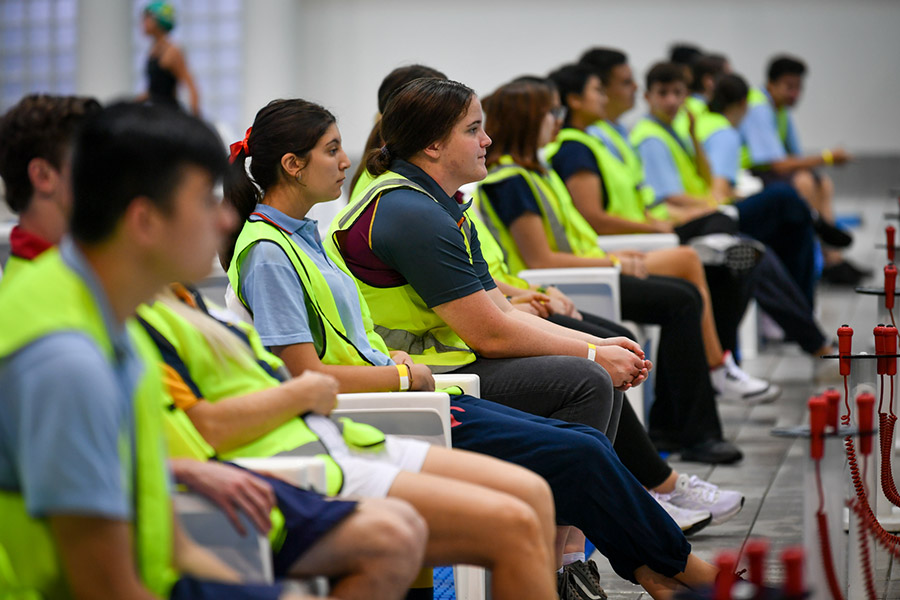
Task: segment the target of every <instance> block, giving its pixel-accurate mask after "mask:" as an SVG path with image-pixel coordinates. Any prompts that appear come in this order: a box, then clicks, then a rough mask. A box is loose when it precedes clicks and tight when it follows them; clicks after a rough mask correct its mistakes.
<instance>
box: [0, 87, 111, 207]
mask: <svg viewBox="0 0 900 600" xmlns="http://www.w3.org/2000/svg"><path fill="white" fill-rule="evenodd" d="M99 111H100V103H99V102H97V101H96V100H94V99H93V98H87V97H79V96H49V95H46V94H31V95H28V96H25V97H24V98H22V99H21V100H20V101H19V103H18V104H16V105H15V106H13V107H12V108H11V109H9V111H8V112H7V113H6V114H5V115H3V117H2V118H0V140H2V142H0V177H3V181H4V183H5V184H6V203H7V204H8V205H9V208H10V209H11V210H12V211H13V212H14V213H20V212H22V211H23V210H25V209H26V208H28V204H29V201H30V200H31V195H32V194H33V193H34V188H33V187H32V185H31V179H30V178H29V177H28V163H29V162H31V160H32V159H34V158H43V159H44V160H46V161H47V162H49V163H50V164H51V165H53V168H55V169H57V170H59V169H60V168H61V167H62V161H63V157H64V156H65V152H66V150H67V148H68V146H69V145H70V143H71V141H72V139H73V137H74V134H75V131H76V129H77V128H78V126H79V125H80V124H81V122H82V121H83V120H84V118H85V117H86V116H88V115H90V114H93V113H96V112H99Z"/></svg>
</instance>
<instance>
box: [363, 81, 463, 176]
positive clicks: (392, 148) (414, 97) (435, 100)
mask: <svg viewBox="0 0 900 600" xmlns="http://www.w3.org/2000/svg"><path fill="white" fill-rule="evenodd" d="M474 97H475V92H474V91H472V89H471V88H469V87H466V86H465V85H463V84H461V83H457V82H456V81H450V80H444V79H433V78H432V79H428V78H426V79H415V80H413V81H411V82H409V83H407V84H406V85H404V86H403V87H401V88H400V89H398V90H397V91H396V92H394V94H393V95H392V96H391V98H390V100H388V103H387V106H386V107H385V109H384V114H383V115H382V117H381V139H382V140H383V141H384V145H383V146H382V147H381V148H376V149H373V150H371V151H370V152H369V153H368V155H367V156H366V170H367V171H369V173H371V174H372V175H374V176H376V177H377V176H378V175H381V174H382V173H384V172H385V171H387V170H388V167H389V166H390V164H391V161H392V160H394V159H395V158H399V159H403V160H409V159H410V158H412V157H413V156H415V155H416V154H417V153H418V152H421V151H422V150H424V149H425V148H427V147H428V145H429V144H432V143H434V142H436V141H440V140H443V139H445V138H446V137H447V136H448V135H450V132H451V131H452V130H453V126H454V125H455V124H456V122H457V121H459V119H460V118H462V116H463V115H465V114H466V111H467V110H468V109H469V104H470V103H471V102H472V98H474Z"/></svg>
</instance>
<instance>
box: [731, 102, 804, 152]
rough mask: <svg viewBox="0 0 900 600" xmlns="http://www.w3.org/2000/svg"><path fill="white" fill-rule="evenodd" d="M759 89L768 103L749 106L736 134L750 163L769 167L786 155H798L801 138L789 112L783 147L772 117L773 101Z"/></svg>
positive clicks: (776, 124) (776, 123)
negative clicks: (746, 150)
mask: <svg viewBox="0 0 900 600" xmlns="http://www.w3.org/2000/svg"><path fill="white" fill-rule="evenodd" d="M761 89H762V92H763V94H765V95H766V98H767V99H768V100H769V101H768V102H767V103H765V104H757V105H755V106H751V107H750V109H749V110H748V111H747V115H746V116H745V117H744V120H743V121H742V122H741V125H740V127H739V128H738V131H739V132H740V134H741V138H742V140H743V143H744V145H746V146H747V149H748V150H749V152H750V160H751V162H752V163H753V164H754V165H769V164H772V163H774V162H778V161H779V160H782V159H783V158H785V157H786V156H788V155H789V154H790V155H799V154H800V153H801V152H800V138H799V136H798V135H797V128H796V127H795V126H794V119H793V115H791V114H790V111H789V112H788V125H787V141H786V144H782V142H781V137H780V136H779V135H778V121H777V119H776V117H775V108H774V107H773V106H772V97H771V96H769V92H768V91H766V89H765V88H761Z"/></svg>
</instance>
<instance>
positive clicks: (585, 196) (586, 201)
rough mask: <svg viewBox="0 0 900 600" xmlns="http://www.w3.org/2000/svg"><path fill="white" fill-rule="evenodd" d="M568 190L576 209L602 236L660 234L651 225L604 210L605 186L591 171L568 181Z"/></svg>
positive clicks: (582, 172)
mask: <svg viewBox="0 0 900 600" xmlns="http://www.w3.org/2000/svg"><path fill="white" fill-rule="evenodd" d="M566 188H567V189H568V190H569V194H570V195H571V196H572V201H573V202H574V203H575V208H577V209H578V212H580V213H581V216H583V217H584V218H585V220H587V222H588V223H590V224H591V227H593V228H594V231H596V232H597V233H598V234H600V235H610V234H619V233H660V229H659V227H657V226H654V225H653V224H651V223H639V222H637V221H629V220H628V219H622V218H620V217H616V216H614V215H611V214H609V213H608V212H606V211H605V210H604V209H603V186H602V185H600V177H598V176H597V174H596V173H591V172H590V171H579V172H578V173H575V174H574V175H572V176H571V177H569V178H568V179H566Z"/></svg>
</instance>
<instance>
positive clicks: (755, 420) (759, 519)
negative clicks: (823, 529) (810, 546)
mask: <svg viewBox="0 0 900 600" xmlns="http://www.w3.org/2000/svg"><path fill="white" fill-rule="evenodd" d="M896 206H897V204H896V200H889V199H888V198H887V197H886V196H885V197H883V198H869V199H862V200H854V201H850V200H844V201H841V202H839V203H838V206H837V208H838V211H839V213H842V214H843V213H859V214H861V216H862V225H861V226H860V228H859V229H857V230H856V233H855V238H856V243H855V244H854V246H853V247H852V248H851V250H850V252H849V256H851V257H852V259H853V260H855V261H856V262H857V263H858V264H862V265H866V266H869V267H871V268H875V269H876V271H877V272H880V270H881V268H883V266H884V264H885V262H886V258H884V256H885V255H884V250H876V249H875V248H874V244H875V243H883V240H884V225H885V221H884V213H885V212H897V211H896ZM895 225H896V223H895ZM881 282H882V278H881V276H880V275H878V274H877V273H876V276H875V278H873V280H872V283H873V285H880V284H881ZM817 298H818V300H817V302H818V316H819V321H820V323H821V324H822V325H823V327H824V329H825V330H826V331H827V332H830V333H831V334H832V335H834V333H835V332H836V329H837V327H838V326H839V325H840V324H841V323H848V324H850V325H851V326H852V327H854V329H855V331H856V339H855V343H854V351H858V350H867V349H870V348H866V345H868V346H870V347H871V346H872V342H871V338H872V336H871V331H872V327H874V325H875V324H877V321H876V319H877V308H876V303H875V300H874V299H873V297H872V296H860V295H858V294H855V293H854V292H853V291H851V290H849V289H837V288H831V287H820V289H819V290H818V296H817ZM863 332H866V333H865V337H863ZM744 366H745V368H746V370H747V371H748V372H750V373H752V374H754V375H758V376H767V377H769V378H770V380H771V381H773V382H775V383H777V384H778V385H780V386H781V387H782V388H783V390H784V392H783V395H782V397H781V398H780V399H779V400H778V401H777V402H776V403H774V404H770V405H764V406H757V407H753V408H748V407H741V406H734V405H721V406H720V412H721V416H722V419H723V422H724V425H725V429H726V436H727V437H728V438H729V439H731V440H734V441H735V442H736V443H737V444H738V445H739V446H740V447H741V449H742V450H743V452H744V456H745V458H744V460H743V461H742V462H741V463H739V464H738V465H736V466H725V467H708V466H704V465H698V464H692V463H682V462H678V461H677V460H673V461H671V464H672V465H673V466H674V467H675V468H676V469H678V470H679V471H680V472H686V473H691V474H696V475H699V476H700V477H702V478H705V479H707V480H709V481H711V482H713V483H715V484H717V485H720V486H722V487H727V488H731V489H737V490H740V491H741V492H743V493H744V495H745V496H746V499H747V500H746V503H745V505H744V509H743V510H742V511H741V513H740V514H738V515H737V516H736V517H735V518H733V519H732V520H731V521H729V522H727V523H725V524H723V525H720V526H717V527H709V528H707V529H705V530H704V531H702V532H700V533H698V534H697V535H696V536H694V537H693V538H691V540H690V541H691V543H692V544H693V548H694V551H695V552H696V553H697V554H698V555H699V556H700V557H702V558H704V559H707V560H712V559H713V558H714V557H715V556H716V554H717V553H718V552H720V551H721V550H726V549H733V550H738V549H740V548H742V546H743V545H744V544H745V542H746V541H747V540H748V539H750V538H755V537H765V538H767V539H768V540H769V542H770V553H769V560H768V563H767V570H768V573H769V578H770V580H771V581H773V582H779V581H781V579H782V572H781V568H780V565H779V561H778V555H779V554H780V552H781V550H782V549H784V548H785V547H787V546H791V545H797V544H801V543H802V540H803V512H802V511H803V472H804V468H805V464H806V462H805V460H806V459H805V452H804V450H805V444H804V443H803V442H801V441H794V440H790V439H785V438H779V437H774V436H772V435H771V433H770V432H771V430H772V429H773V428H774V427H782V426H790V425H796V424H801V423H803V422H804V419H805V413H806V408H805V407H806V401H807V399H808V398H809V396H811V395H812V394H814V393H818V392H820V391H821V390H823V389H824V388H825V387H828V385H834V384H837V383H838V382H839V379H838V377H837V364H836V363H834V361H820V360H814V359H812V358H810V357H808V356H806V355H804V354H802V353H801V352H800V350H799V349H798V348H797V347H796V346H789V345H770V346H768V347H767V348H765V349H764V350H762V352H761V353H760V355H759V356H758V357H757V358H755V359H752V360H747V361H745V363H744ZM833 543H834V542H833ZM845 543H846V542H845ZM876 556H877V561H876V564H877V567H878V569H877V573H876V579H877V584H878V596H879V598H885V599H887V598H900V568H896V566H895V565H893V564H892V562H891V561H890V560H889V557H888V556H887V554H886V553H885V552H884V551H880V550H879V551H878V553H877V555H876ZM595 558H597V559H598V562H599V563H600V564H601V570H602V571H605V573H607V574H606V575H604V577H603V583H604V587H605V589H606V591H607V592H608V593H609V594H610V597H613V598H628V599H637V598H648V597H649V596H648V595H646V594H643V593H642V590H641V589H640V588H639V587H636V586H633V585H631V584H630V583H628V582H625V581H622V580H621V579H619V578H618V577H617V576H616V575H615V574H613V573H612V572H611V570H610V569H609V565H608V563H606V562H605V560H604V559H603V558H602V557H600V556H599V555H596V554H595ZM823 597H824V596H823ZM854 600H855V599H854Z"/></svg>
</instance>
